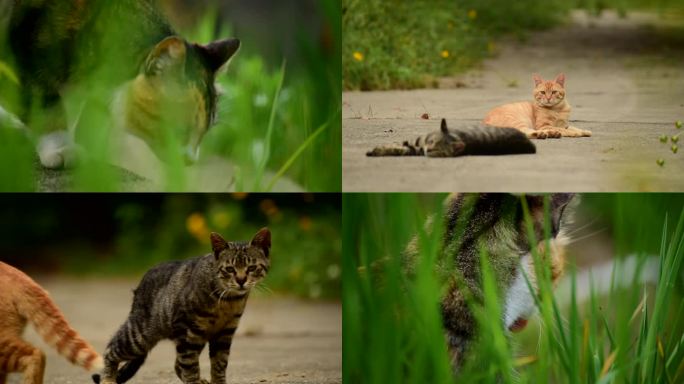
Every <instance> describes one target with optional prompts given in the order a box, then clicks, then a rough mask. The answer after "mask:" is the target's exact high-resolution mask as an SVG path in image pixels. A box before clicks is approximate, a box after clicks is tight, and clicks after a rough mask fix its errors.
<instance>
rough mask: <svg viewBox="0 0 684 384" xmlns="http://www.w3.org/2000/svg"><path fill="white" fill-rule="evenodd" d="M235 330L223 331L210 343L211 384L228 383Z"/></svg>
mask: <svg viewBox="0 0 684 384" xmlns="http://www.w3.org/2000/svg"><path fill="white" fill-rule="evenodd" d="M234 333H235V328H227V329H225V330H223V331H222V332H221V333H219V335H217V337H216V338H215V339H214V340H211V341H210V342H209V358H210V359H211V384H225V383H226V368H228V357H229V356H230V345H231V344H232V342H233V334H234Z"/></svg>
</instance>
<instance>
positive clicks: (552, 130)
mask: <svg viewBox="0 0 684 384" xmlns="http://www.w3.org/2000/svg"><path fill="white" fill-rule="evenodd" d="M536 133H537V136H538V137H537V138H538V139H539V138H541V137H542V136H543V138H545V139H560V138H561V137H562V136H563V133H562V132H561V130H560V129H558V128H556V127H553V126H550V125H546V126H543V127H541V128H539V129H537V130H536Z"/></svg>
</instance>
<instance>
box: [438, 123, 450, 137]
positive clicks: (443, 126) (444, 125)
mask: <svg viewBox="0 0 684 384" xmlns="http://www.w3.org/2000/svg"><path fill="white" fill-rule="evenodd" d="M439 129H440V130H441V131H442V133H443V134H445V135H448V134H449V128H448V127H447V123H446V119H442V125H441V126H440V128H439Z"/></svg>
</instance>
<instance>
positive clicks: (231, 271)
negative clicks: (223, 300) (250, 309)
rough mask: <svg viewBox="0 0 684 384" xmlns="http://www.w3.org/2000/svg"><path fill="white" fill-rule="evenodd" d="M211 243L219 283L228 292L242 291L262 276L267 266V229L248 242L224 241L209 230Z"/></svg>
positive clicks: (269, 235) (269, 237)
mask: <svg viewBox="0 0 684 384" xmlns="http://www.w3.org/2000/svg"><path fill="white" fill-rule="evenodd" d="M210 239H211V246H212V250H213V254H214V259H215V261H216V263H215V265H216V273H217V275H216V276H217V279H218V281H219V284H220V285H221V287H222V288H223V289H224V290H227V291H228V293H234V294H245V293H247V292H249V290H250V289H251V288H253V287H254V286H255V285H256V284H258V283H259V282H260V281H261V280H263V279H264V277H266V273H268V269H269V267H270V265H271V262H270V259H269V253H270V250H271V232H270V231H269V230H268V228H263V229H261V230H260V231H259V232H257V234H256V235H254V238H252V240H251V241H250V242H248V243H246V242H228V241H226V240H224V239H223V237H221V235H219V234H218V233H215V232H212V233H211V236H210Z"/></svg>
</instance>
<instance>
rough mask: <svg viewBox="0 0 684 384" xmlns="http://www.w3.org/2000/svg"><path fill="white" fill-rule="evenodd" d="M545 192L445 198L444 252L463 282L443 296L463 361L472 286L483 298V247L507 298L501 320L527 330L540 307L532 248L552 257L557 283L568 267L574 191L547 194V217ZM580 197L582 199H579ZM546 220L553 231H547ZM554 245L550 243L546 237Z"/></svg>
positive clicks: (471, 330) (471, 324) (472, 325)
mask: <svg viewBox="0 0 684 384" xmlns="http://www.w3.org/2000/svg"><path fill="white" fill-rule="evenodd" d="M544 199H545V197H544V196H538V195H525V196H523V197H521V196H516V195H511V194H496V193H494V194H455V195H452V196H450V197H449V199H448V200H447V202H446V222H445V225H446V233H445V244H444V247H445V252H446V253H449V254H451V255H453V257H454V261H455V263H456V269H457V271H458V274H459V275H460V276H459V278H460V279H461V280H460V281H459V282H454V284H453V285H452V286H451V287H450V289H449V291H448V293H447V294H446V295H445V297H444V298H443V300H442V312H443V317H444V324H445V328H446V330H447V335H448V343H449V346H450V351H451V353H452V360H453V362H454V365H455V366H458V365H459V364H460V363H461V362H462V360H463V355H464V353H465V351H466V349H467V346H468V344H469V343H470V341H471V340H472V339H473V338H474V337H475V336H476V334H477V333H476V326H477V324H476V321H475V319H474V316H473V315H472V313H471V311H470V309H469V307H468V304H467V300H466V297H467V294H465V293H464V290H467V291H469V292H470V294H472V295H473V296H474V299H475V300H476V301H481V300H482V297H481V296H482V286H481V275H480V251H481V250H484V251H485V252H486V255H487V257H488V261H489V264H490V266H491V268H492V270H493V272H494V274H495V276H496V283H497V285H498V286H497V288H498V290H499V295H500V297H501V301H500V302H501V303H502V311H501V313H502V319H501V320H500V321H501V323H502V325H503V326H504V327H505V328H506V329H507V330H509V331H511V332H516V331H519V330H522V329H523V328H524V327H525V326H526V324H527V320H528V319H529V318H530V317H531V316H533V315H534V313H535V310H536V309H535V300H534V297H533V293H532V292H530V289H529V286H528V285H527V281H526V279H525V276H527V277H528V279H529V282H530V284H531V286H532V290H533V291H534V294H537V293H538V286H537V279H536V273H535V267H534V263H533V256H532V252H533V250H537V251H539V254H540V255H543V256H542V257H544V258H546V260H549V264H550V270H551V279H552V281H553V283H554V284H555V283H556V282H558V280H559V279H560V277H561V276H562V273H563V265H564V246H565V244H567V235H566V233H567V226H568V221H569V217H570V215H569V210H568V209H567V207H568V206H569V204H570V203H571V201H573V199H574V195H573V194H563V193H559V194H552V195H550V196H548V199H549V200H548V204H549V211H550V214H549V216H548V220H549V222H548V223H545V221H546V219H547V216H546V215H545V211H544ZM575 200H577V199H575ZM523 203H525V204H526V205H527V206H528V208H529V213H530V219H531V221H532V228H533V230H534V235H535V236H534V239H535V241H534V242H531V241H530V236H529V232H528V227H527V224H526V221H525V215H524V210H523ZM545 224H548V228H549V229H550V234H549V236H548V237H547V236H546V235H545ZM546 240H548V244H550V246H548V248H547V241H546Z"/></svg>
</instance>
